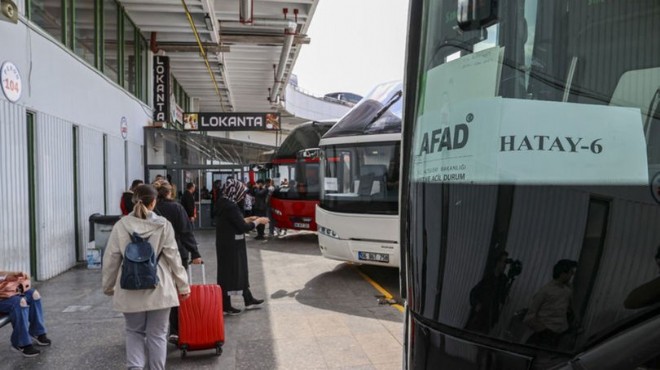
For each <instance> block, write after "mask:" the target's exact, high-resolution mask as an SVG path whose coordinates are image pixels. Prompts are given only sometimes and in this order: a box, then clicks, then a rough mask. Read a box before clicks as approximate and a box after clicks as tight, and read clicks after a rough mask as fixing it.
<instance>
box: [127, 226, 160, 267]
mask: <svg viewBox="0 0 660 370" xmlns="http://www.w3.org/2000/svg"><path fill="white" fill-rule="evenodd" d="M131 241H132V242H133V243H139V242H142V241H146V242H149V238H147V239H146V240H145V239H143V238H142V237H141V236H140V235H139V234H138V233H137V232H135V231H133V234H131ZM152 248H153V247H152ZM162 254H163V251H160V253H158V256H156V265H158V262H160V256H161V255H162Z"/></svg>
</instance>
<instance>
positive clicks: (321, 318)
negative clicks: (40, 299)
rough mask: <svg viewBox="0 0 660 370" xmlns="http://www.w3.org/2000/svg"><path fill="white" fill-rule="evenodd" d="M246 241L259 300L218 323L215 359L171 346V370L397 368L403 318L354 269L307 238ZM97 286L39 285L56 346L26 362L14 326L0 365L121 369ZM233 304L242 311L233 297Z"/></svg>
mask: <svg viewBox="0 0 660 370" xmlns="http://www.w3.org/2000/svg"><path fill="white" fill-rule="evenodd" d="M197 236H198V242H199V243H200V248H201V250H202V255H203V258H204V259H205V261H206V263H205V265H206V266H207V272H206V273H207V278H208V280H209V281H210V282H214V281H215V274H216V260H215V247H214V238H215V235H214V232H213V231H200V232H198V233H197ZM248 240H249V241H248V250H249V252H248V253H249V264H250V282H251V285H252V290H253V292H254V294H255V296H257V297H258V298H265V299H266V304H265V305H264V306H263V308H261V309H258V310H250V311H246V312H244V313H242V314H241V315H238V316H230V317H225V320H226V321H225V328H226V343H225V346H224V350H223V354H222V356H220V357H216V356H214V355H213V354H212V353H211V352H192V353H189V355H188V358H186V359H184V360H182V359H181V358H180V352H179V351H178V350H176V349H175V348H174V347H170V353H169V356H168V369H246V370H247V369H249V370H253V369H269V370H270V369H400V368H401V351H402V348H401V344H402V340H403V339H402V337H403V334H402V330H403V328H402V318H403V316H402V314H401V313H400V312H399V311H397V310H396V309H395V308H393V307H390V306H387V305H379V304H378V303H377V300H376V299H375V297H374V296H376V295H378V294H379V293H378V292H377V291H376V290H375V289H374V288H373V287H372V286H371V285H369V284H368V283H367V282H366V281H365V280H364V279H362V278H361V277H360V275H359V274H358V273H357V272H356V270H355V267H353V266H350V265H347V264H343V263H341V262H337V261H331V260H327V259H324V258H323V257H321V255H320V253H319V251H318V246H317V241H316V236H315V235H314V234H298V235H296V234H294V235H288V236H287V237H281V238H277V239H270V240H267V241H254V240H252V237H251V236H249V237H248ZM99 285H100V273H99V271H94V270H87V269H84V268H77V269H73V270H71V271H69V272H67V273H64V274H62V275H60V276H58V277H56V278H54V279H51V280H49V281H48V282H44V283H40V284H39V285H38V289H39V290H40V291H41V293H42V295H43V296H44V305H45V309H46V311H47V313H46V315H47V316H46V320H47V324H48V327H49V335H50V336H51V337H52V339H53V341H54V344H53V346H52V347H51V348H46V349H45V350H44V351H43V353H42V355H41V356H39V357H36V358H33V359H25V358H23V357H22V356H20V354H18V353H16V352H13V351H10V347H9V335H10V333H11V328H10V327H4V328H2V329H0V343H4V345H0V358H2V359H3V361H2V362H0V369H122V368H124V337H123V325H124V323H123V317H122V315H121V314H118V313H116V312H113V311H112V309H111V302H110V298H108V297H105V296H104V295H103V294H102V293H101V292H100V288H99ZM392 293H394V292H392ZM233 299H234V305H235V306H236V307H243V305H242V302H241V301H242V299H241V298H240V297H235V298H233ZM72 306H82V307H85V306H88V307H85V308H84V309H81V308H79V307H72ZM65 311H67V312H65Z"/></svg>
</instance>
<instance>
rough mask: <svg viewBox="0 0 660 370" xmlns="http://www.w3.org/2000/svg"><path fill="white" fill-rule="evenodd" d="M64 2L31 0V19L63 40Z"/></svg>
mask: <svg viewBox="0 0 660 370" xmlns="http://www.w3.org/2000/svg"><path fill="white" fill-rule="evenodd" d="M62 3H63V2H62V0H31V1H30V20H32V22H34V23H35V24H37V25H38V26H39V27H41V28H43V30H44V31H46V32H48V34H50V35H51V36H53V37H54V38H55V39H57V40H59V41H63V36H62V35H63V27H62V19H63V18H64V17H63V7H62Z"/></svg>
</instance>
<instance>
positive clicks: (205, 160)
mask: <svg viewBox="0 0 660 370" xmlns="http://www.w3.org/2000/svg"><path fill="white" fill-rule="evenodd" d="M144 137H145V147H146V151H147V165H165V164H167V165H168V166H175V167H185V166H191V167H202V166H211V165H227V164H232V165H248V164H254V163H261V162H264V158H265V157H266V156H268V155H269V154H272V153H273V150H274V149H275V146H270V145H263V144H257V143H252V142H246V141H238V140H232V139H226V138H222V137H217V136H208V135H204V134H196V133H190V132H184V131H177V130H167V129H162V128H145V135H144Z"/></svg>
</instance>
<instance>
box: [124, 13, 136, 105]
mask: <svg viewBox="0 0 660 370" xmlns="http://www.w3.org/2000/svg"><path fill="white" fill-rule="evenodd" d="M136 67H137V65H136V60H135V26H133V22H131V20H130V19H129V18H128V16H127V15H125V14H124V88H125V89H126V90H128V91H130V92H131V93H133V94H136V92H137V91H136V89H135V87H136V84H135V83H136V72H137V69H136Z"/></svg>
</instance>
